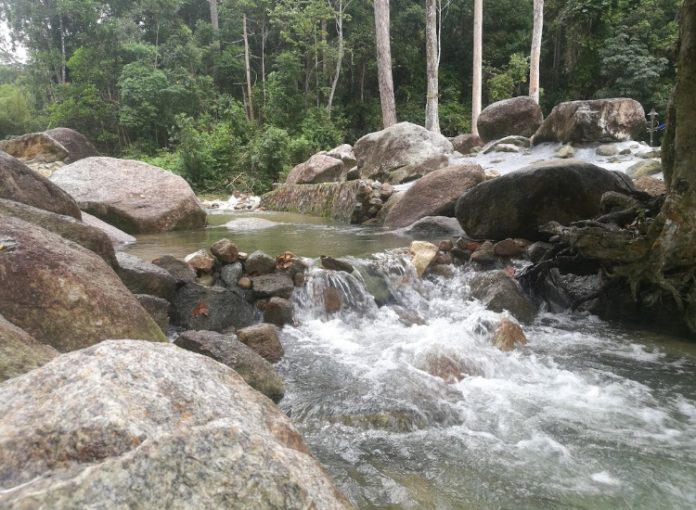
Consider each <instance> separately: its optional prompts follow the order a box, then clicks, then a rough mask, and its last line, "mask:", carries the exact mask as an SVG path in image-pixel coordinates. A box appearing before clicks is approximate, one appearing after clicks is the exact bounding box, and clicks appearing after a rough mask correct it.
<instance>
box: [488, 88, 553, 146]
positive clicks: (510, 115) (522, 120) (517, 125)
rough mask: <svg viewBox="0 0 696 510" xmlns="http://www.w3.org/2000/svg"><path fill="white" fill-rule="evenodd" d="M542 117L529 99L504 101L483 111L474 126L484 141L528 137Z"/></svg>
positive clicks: (521, 97) (517, 98) (522, 97)
mask: <svg viewBox="0 0 696 510" xmlns="http://www.w3.org/2000/svg"><path fill="white" fill-rule="evenodd" d="M543 119H544V116H543V115H542V113H541V108H539V105H538V104H537V102H536V101H534V100H533V99H532V98H531V97H527V96H520V97H513V98H510V99H504V100H503V101H498V102H496V103H493V104H491V105H488V106H487V107H486V108H484V109H483V111H482V112H481V114H480V115H479V118H478V121H477V122H476V125H477V127H478V132H479V136H480V137H481V138H482V139H483V140H484V141H485V142H490V141H491V140H498V139H500V138H504V137H506V136H509V135H520V136H524V137H527V138H528V137H530V136H532V135H533V134H534V132H535V131H536V130H537V128H538V127H539V126H540V125H541V122H542V121H543Z"/></svg>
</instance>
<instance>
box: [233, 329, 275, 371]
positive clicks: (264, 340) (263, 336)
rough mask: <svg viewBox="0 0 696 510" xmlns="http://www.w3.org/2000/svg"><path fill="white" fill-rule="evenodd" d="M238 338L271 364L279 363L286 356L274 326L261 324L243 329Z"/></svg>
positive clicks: (238, 332) (238, 333)
mask: <svg viewBox="0 0 696 510" xmlns="http://www.w3.org/2000/svg"><path fill="white" fill-rule="evenodd" d="M237 338H238V339H239V341H240V342H242V343H243V344H244V345H247V346H248V347H249V348H250V349H253V350H254V352H256V353H257V354H258V355H259V356H261V357H262V358H264V359H265V360H267V361H269V362H270V363H277V362H278V361H280V360H281V358H282V357H283V355H284V354H285V352H284V350H283V345H282V344H281V343H280V338H279V334H278V328H277V327H276V326H274V325H273V324H265V323H261V324H255V325H253V326H249V327H247V328H242V329H240V330H239V331H237Z"/></svg>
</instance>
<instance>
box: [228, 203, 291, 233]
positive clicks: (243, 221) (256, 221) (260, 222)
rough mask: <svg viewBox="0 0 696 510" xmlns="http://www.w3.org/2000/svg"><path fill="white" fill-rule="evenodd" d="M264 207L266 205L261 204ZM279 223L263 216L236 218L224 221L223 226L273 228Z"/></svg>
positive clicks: (233, 228) (234, 228)
mask: <svg viewBox="0 0 696 510" xmlns="http://www.w3.org/2000/svg"><path fill="white" fill-rule="evenodd" d="M263 207H266V206H263ZM278 225H280V223H277V222H275V221H270V220H265V219H263V218H238V219H236V220H231V221H228V222H227V223H225V227H226V228H227V229H228V230H233V231H241V230H265V229H267V228H273V227H277V226H278Z"/></svg>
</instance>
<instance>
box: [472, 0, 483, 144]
mask: <svg viewBox="0 0 696 510" xmlns="http://www.w3.org/2000/svg"><path fill="white" fill-rule="evenodd" d="M482 47H483V0H474V66H473V69H474V75H473V79H472V84H471V132H472V134H474V135H478V126H477V125H476V122H477V121H478V117H479V115H480V114H481V75H482V63H481V57H482V53H483V48H482Z"/></svg>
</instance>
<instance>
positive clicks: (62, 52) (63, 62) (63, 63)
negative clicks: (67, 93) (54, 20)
mask: <svg viewBox="0 0 696 510" xmlns="http://www.w3.org/2000/svg"><path fill="white" fill-rule="evenodd" d="M58 19H59V23H60V83H65V80H66V77H67V76H66V68H67V59H66V57H65V27H64V25H63V15H62V14H61V15H60V16H59V18H58Z"/></svg>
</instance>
